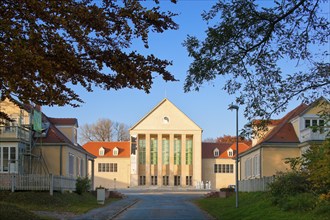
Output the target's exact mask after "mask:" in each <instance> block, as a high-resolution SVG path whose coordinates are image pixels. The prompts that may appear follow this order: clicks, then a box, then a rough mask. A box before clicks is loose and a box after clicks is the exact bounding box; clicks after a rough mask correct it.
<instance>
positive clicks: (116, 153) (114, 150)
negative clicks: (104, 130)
mask: <svg viewBox="0 0 330 220" xmlns="http://www.w3.org/2000/svg"><path fill="white" fill-rule="evenodd" d="M118 152H119V149H118V148H117V147H115V148H114V149H113V151H112V154H113V156H118Z"/></svg>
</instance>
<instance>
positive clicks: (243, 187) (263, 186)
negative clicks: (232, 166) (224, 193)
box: [238, 176, 275, 192]
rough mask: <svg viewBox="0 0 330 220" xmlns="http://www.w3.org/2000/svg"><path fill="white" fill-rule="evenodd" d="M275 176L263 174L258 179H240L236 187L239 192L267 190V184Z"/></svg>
mask: <svg viewBox="0 0 330 220" xmlns="http://www.w3.org/2000/svg"><path fill="white" fill-rule="evenodd" d="M274 179H275V176H265V177H262V178H258V179H249V180H240V181H239V182H238V187H239V191H240V192H257V191H267V190H268V184H269V183H272V182H273V181H274Z"/></svg>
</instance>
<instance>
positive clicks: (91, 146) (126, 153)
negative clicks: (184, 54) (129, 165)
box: [82, 141, 130, 158]
mask: <svg viewBox="0 0 330 220" xmlns="http://www.w3.org/2000/svg"><path fill="white" fill-rule="evenodd" d="M82 147H83V148H84V149H85V150H86V151H88V152H89V153H91V154H93V155H94V156H97V157H114V158H129V157H130V142H129V141H125V142H88V143H86V144H84V145H83V146H82ZM101 147H103V148H104V149H105V152H104V156H100V155H99V149H100V148H101ZM115 147H117V148H118V149H119V152H118V156H114V155H113V149H114V148H115Z"/></svg>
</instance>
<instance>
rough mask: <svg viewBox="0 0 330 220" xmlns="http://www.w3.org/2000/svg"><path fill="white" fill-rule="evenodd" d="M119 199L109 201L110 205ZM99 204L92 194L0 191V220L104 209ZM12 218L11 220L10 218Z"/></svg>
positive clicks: (107, 201)
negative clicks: (42, 213) (35, 213)
mask: <svg viewBox="0 0 330 220" xmlns="http://www.w3.org/2000/svg"><path fill="white" fill-rule="evenodd" d="M115 200H117V199H108V200H106V202H105V204H108V203H110V202H112V201H115ZM102 206H103V205H99V204H97V201H96V197H95V196H93V195H92V194H90V193H85V194H82V195H78V194H76V193H63V194H62V193H58V192H54V195H53V196H50V195H49V192H34V191H32V192H14V193H11V192H9V191H0V219H42V218H38V216H36V215H34V214H33V213H32V212H31V211H57V212H72V213H76V214H82V213H85V212H87V211H89V210H91V209H94V208H98V207H102ZM9 217H10V218H9Z"/></svg>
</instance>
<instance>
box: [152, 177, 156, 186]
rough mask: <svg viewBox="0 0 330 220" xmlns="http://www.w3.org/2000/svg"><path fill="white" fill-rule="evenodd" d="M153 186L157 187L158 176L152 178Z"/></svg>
mask: <svg viewBox="0 0 330 220" xmlns="http://www.w3.org/2000/svg"><path fill="white" fill-rule="evenodd" d="M151 185H153V186H157V176H151Z"/></svg>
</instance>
